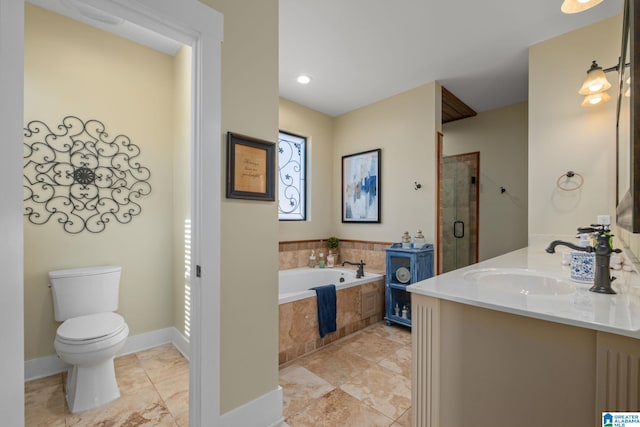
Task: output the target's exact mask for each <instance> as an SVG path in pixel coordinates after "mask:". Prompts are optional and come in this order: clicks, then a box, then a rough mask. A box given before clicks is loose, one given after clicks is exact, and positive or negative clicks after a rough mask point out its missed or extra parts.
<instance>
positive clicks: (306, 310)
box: [279, 268, 384, 364]
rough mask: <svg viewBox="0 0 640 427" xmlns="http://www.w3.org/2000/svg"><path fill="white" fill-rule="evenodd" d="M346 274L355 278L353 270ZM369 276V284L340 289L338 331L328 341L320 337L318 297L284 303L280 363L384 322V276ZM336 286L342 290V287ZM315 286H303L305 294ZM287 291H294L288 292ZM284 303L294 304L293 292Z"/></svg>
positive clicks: (327, 338)
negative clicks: (376, 323) (381, 321)
mask: <svg viewBox="0 0 640 427" xmlns="http://www.w3.org/2000/svg"><path fill="white" fill-rule="evenodd" d="M305 270H306V269H305V268H302V269H299V271H302V272H304V271H305ZM315 270H316V269H314V270H312V269H308V272H309V273H314V272H316V271H315ZM336 270H337V269H336ZM344 271H347V272H348V273H349V274H353V272H352V271H351V270H344ZM284 274H287V273H286V272H285V273H284ZM367 276H368V277H367V280H368V282H367V283H362V284H359V285H356V286H351V287H348V288H346V289H337V292H336V294H337V295H336V296H337V317H336V326H337V330H336V332H333V333H330V334H328V335H325V336H324V338H320V335H319V333H318V309H317V301H316V297H315V295H314V294H311V293H310V292H309V294H310V295H309V296H307V297H306V298H303V299H299V300H296V301H292V302H283V303H281V304H280V307H279V315H280V324H279V326H280V330H279V332H280V333H279V363H280V364H283V363H287V362H290V361H292V360H294V359H296V358H298V357H300V356H302V355H304V354H307V353H310V352H312V351H314V350H316V349H319V348H321V347H323V346H325V345H327V344H329V343H332V342H334V341H335V340H337V339H339V338H342V337H345V336H347V335H349V334H351V333H353V332H355V331H358V330H360V329H363V328H365V327H366V326H369V325H371V324H373V323H375V322H379V321H380V320H382V318H383V316H384V276H383V275H377V274H371V273H368V274H367ZM327 284H328V283H327ZM334 284H335V285H336V287H337V288H339V285H340V283H334ZM312 286H317V284H315V285H314V284H309V285H303V286H302V292H305V290H306V289H308V288H310V287H312ZM287 291H290V290H289V289H287ZM305 293H306V292H305ZM282 300H283V301H290V300H291V292H286V295H285V293H283V295H282ZM363 301H364V306H363Z"/></svg>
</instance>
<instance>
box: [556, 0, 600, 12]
mask: <svg viewBox="0 0 640 427" xmlns="http://www.w3.org/2000/svg"><path fill="white" fill-rule="evenodd" d="M601 2H602V0H564V2H563V3H562V6H561V7H560V10H562V11H563V12H564V13H578V12H582V11H585V10H587V9H591V8H592V7H593V6H595V5H597V4H600V3H601Z"/></svg>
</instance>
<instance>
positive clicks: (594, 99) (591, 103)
mask: <svg viewBox="0 0 640 427" xmlns="http://www.w3.org/2000/svg"><path fill="white" fill-rule="evenodd" d="M610 99H611V97H610V96H609V94H608V93H607V92H599V93H593V94H591V95H587V96H585V97H584V101H582V106H583V107H595V106H596V105H599V104H604V103H605V102H607V101H609V100H610Z"/></svg>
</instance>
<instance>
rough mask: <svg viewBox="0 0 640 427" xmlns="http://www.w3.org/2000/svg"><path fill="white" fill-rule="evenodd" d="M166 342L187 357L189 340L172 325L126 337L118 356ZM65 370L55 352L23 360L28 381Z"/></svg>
mask: <svg viewBox="0 0 640 427" xmlns="http://www.w3.org/2000/svg"><path fill="white" fill-rule="evenodd" d="M168 343H171V344H173V345H174V346H175V347H176V348H177V349H178V351H180V353H182V354H183V355H184V356H185V357H186V358H187V359H188V358H189V340H188V339H187V338H186V337H184V336H183V335H182V334H181V333H180V332H179V331H178V330H177V329H176V328H174V327H170V328H164V329H157V330H155V331H151V332H145V333H142V334H138V335H133V336H129V337H127V341H126V342H125V344H124V347H123V348H122V350H121V351H120V352H119V353H118V356H124V355H125V354H131V353H137V352H139V351H143V350H147V349H150V348H153V347H158V346H160V345H163V344H168ZM66 370H67V364H66V363H64V362H63V361H62V360H60V358H59V357H58V355H57V354H51V355H49V356H44V357H38V358H36V359H31V360H27V361H25V362H24V380H25V381H30V380H35V379H38V378H43V377H48V376H49V375H54V374H58V373H60V372H64V371H66Z"/></svg>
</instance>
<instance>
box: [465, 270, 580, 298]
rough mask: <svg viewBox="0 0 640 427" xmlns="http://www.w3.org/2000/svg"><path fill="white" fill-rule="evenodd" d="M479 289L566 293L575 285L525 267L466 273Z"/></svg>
mask: <svg viewBox="0 0 640 427" xmlns="http://www.w3.org/2000/svg"><path fill="white" fill-rule="evenodd" d="M464 278H465V280H468V281H470V282H473V283H475V284H477V285H478V288H479V289H483V288H484V289H487V290H491V291H498V292H505V293H518V294H522V295H566V294H570V293H573V292H574V291H575V289H576V288H575V286H574V285H573V284H572V283H571V282H568V281H566V280H563V279H559V278H557V277H553V276H549V275H546V274H544V273H540V272H535V271H531V270H524V269H493V268H492V269H482V270H472V271H469V272H467V273H465V274H464Z"/></svg>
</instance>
